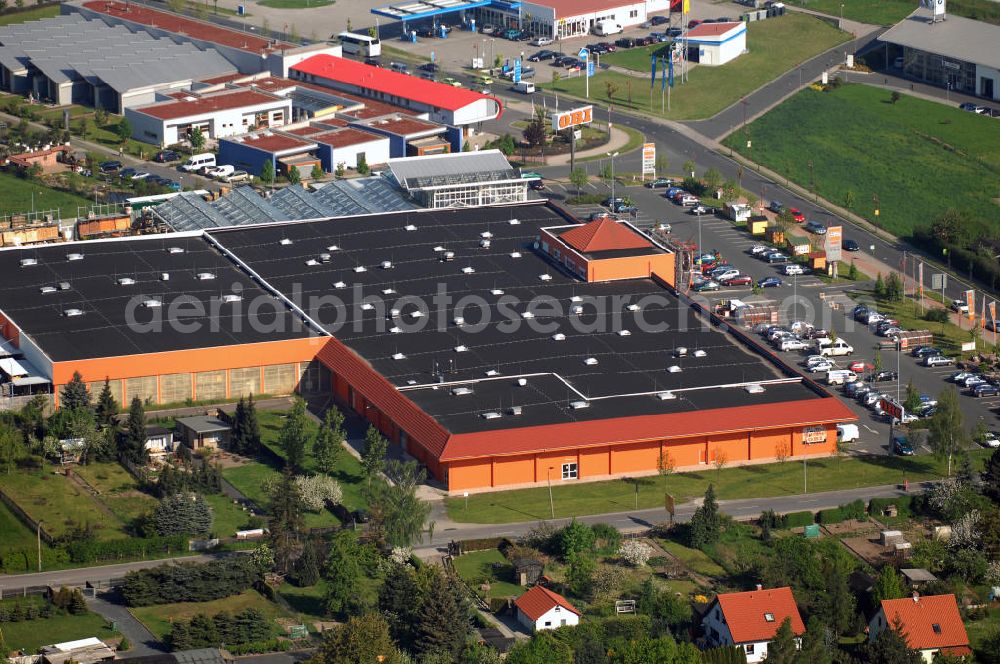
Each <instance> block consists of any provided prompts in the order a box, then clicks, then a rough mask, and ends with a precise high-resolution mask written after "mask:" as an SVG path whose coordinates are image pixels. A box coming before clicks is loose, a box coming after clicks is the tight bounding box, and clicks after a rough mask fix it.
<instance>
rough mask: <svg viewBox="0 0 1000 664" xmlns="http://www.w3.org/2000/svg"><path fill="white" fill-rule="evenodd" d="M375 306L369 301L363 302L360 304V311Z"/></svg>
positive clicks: (369, 309) (368, 309)
mask: <svg viewBox="0 0 1000 664" xmlns="http://www.w3.org/2000/svg"><path fill="white" fill-rule="evenodd" d="M374 308H375V305H374V304H372V303H371V302H365V303H363V304H362V305H361V311H371V310H372V309H374Z"/></svg>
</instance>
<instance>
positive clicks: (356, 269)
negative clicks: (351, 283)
mask: <svg viewBox="0 0 1000 664" xmlns="http://www.w3.org/2000/svg"><path fill="white" fill-rule="evenodd" d="M354 271H355V272H357V273H359V274H360V273H361V272H367V271H368V268H366V267H365V266H364V265H359V266H357V267H356V268H354Z"/></svg>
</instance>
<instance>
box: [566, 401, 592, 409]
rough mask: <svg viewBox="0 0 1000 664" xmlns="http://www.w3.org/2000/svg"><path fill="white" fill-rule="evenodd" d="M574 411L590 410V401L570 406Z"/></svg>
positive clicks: (573, 403) (578, 402) (576, 402)
mask: <svg viewBox="0 0 1000 664" xmlns="http://www.w3.org/2000/svg"><path fill="white" fill-rule="evenodd" d="M569 407H570V408H572V409H573V410H583V409H584V408H590V402H589V401H574V402H572V403H571V404H570V405H569Z"/></svg>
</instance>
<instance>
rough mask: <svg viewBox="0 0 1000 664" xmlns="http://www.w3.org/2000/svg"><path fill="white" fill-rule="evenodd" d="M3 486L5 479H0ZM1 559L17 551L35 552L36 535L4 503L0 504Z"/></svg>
mask: <svg viewBox="0 0 1000 664" xmlns="http://www.w3.org/2000/svg"><path fill="white" fill-rule="evenodd" d="M2 485H3V478H2V477H0V486H2ZM0 533H3V537H0V558H3V557H4V556H6V555H7V554H9V553H12V552H15V551H34V550H35V545H36V544H37V542H36V540H35V533H33V532H31V529H30V528H28V527H27V526H26V525H24V524H23V523H22V522H21V520H20V519H18V518H17V517H16V516H14V513H13V512H11V511H10V509H9V508H8V507H7V506H6V505H5V504H4V503H2V502H0Z"/></svg>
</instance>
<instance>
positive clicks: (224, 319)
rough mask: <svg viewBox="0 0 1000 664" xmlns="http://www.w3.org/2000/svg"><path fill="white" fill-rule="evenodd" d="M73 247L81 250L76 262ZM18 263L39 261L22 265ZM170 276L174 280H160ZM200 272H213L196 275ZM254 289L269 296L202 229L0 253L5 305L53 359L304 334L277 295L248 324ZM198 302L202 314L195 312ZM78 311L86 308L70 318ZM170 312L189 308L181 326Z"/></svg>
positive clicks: (0, 304) (0, 298) (0, 301)
mask: <svg viewBox="0 0 1000 664" xmlns="http://www.w3.org/2000/svg"><path fill="white" fill-rule="evenodd" d="M71 254H76V256H72V258H74V259H75V260H71V259H70V258H71V256H70V255H71ZM22 261H27V262H32V261H33V262H34V264H31V265H22ZM164 274H167V275H169V278H168V279H164V278H163V275H164ZM199 274H201V275H202V276H203V277H204V276H206V275H212V277H213V278H210V279H206V278H199V276H198V275H199ZM119 280H125V281H128V280H131V281H133V282H134V283H129V284H121V283H119ZM60 284H63V286H62V287H60ZM234 293H238V294H240V295H241V296H242V298H243V300H242V301H240V302H223V301H222V295H224V294H234ZM182 296H183V298H184V300H185V301H187V302H188V304H186V305H184V306H181V307H180V308H179V309H173V310H172V309H171V307H170V305H171V303H174V302H178V301H179V300H178V298H181V297H182ZM258 296H262V297H267V296H266V295H265V293H264V291H263V290H261V289H260V288H259V287H257V286H255V285H254V283H253V281H252V280H251V279H250V278H249V276H248V275H246V274H245V273H244V272H242V271H240V270H239V269H237V268H236V267H235V266H234V265H233V263H232V261H231V260H230V259H229V258H227V257H224V256H222V255H221V254H220V253H219V252H218V251H216V250H215V249H214V248H212V247H211V246H210V245H209V244H208V243H207V242H205V240H204V239H203V238H202V237H200V236H186V235H164V236H149V237H142V238H128V239H122V240H104V241H95V242H74V243H63V244H51V245H42V246H36V247H26V248H22V249H12V250H4V251H0V311H2V312H3V314H4V315H5V316H6V317H7V318H8V319H9V320H11V321H12V322H13V324H14V325H16V326H17V328H18V329H20V330H21V331H22V333H23V334H25V335H27V336H28V337H30V338H31V340H33V341H34V342H35V344H37V345H38V347H39V348H40V349H41V350H42V351H43V352H44V353H45V354H46V355H47V356H48V357H49V359H51V360H52V361H55V362H59V361H68V360H82V359H90V358H97V357H116V356H122V355H136V354H143V353H155V352H161V351H173V350H187V349H192V348H206V347H215V346H229V345H234V344H245V343H253V342H263V341H274V340H279V339H287V338H294V337H302V336H307V332H305V331H304V330H302V329H297V328H296V325H297V323H298V322H299V321H298V319H297V318H296V317H295V316H293V315H292V314H291V312H290V311H289V310H288V308H287V306H286V305H285V304H284V303H282V302H281V301H280V300H273V302H274V304H273V306H271V307H263V306H262V307H261V308H260V311H259V312H258V313H257V314H256V315H255V317H254V319H255V321H256V324H250V323H251V319H250V317H249V316H247V314H246V311H247V306H246V305H247V304H248V303H249V302H250V301H252V300H254V299H255V298H257V297H258ZM133 298H135V300H133ZM144 300H151V301H152V300H156V301H159V302H161V304H162V306H161V307H159V308H155V309H154V308H149V307H146V306H144V305H142V304H141V302H142V301H144ZM130 301H133V306H132V307H131V308H130V306H129V303H130ZM213 303H214V304H213ZM136 304H138V306H135V305H136ZM175 306H176V305H175ZM199 307H201V309H202V310H203V315H197V310H198V308H199ZM213 307H214V309H215V311H213ZM73 309H76V310H79V312H81V313H80V314H79V315H67V312H69V311H70V310H73ZM130 310H131V311H132V315H131V319H133V320H135V321H137V322H139V323H148V322H150V321H152V320H153V317H154V316H161V317H162V320H163V321H164V324H163V325H162V327H161V329H160V330H159V331H155V330H154V331H146V330H143V329H142V328H141V327H137V326H134V325H133V326H130V324H129V320H130V314H129V312H130ZM172 312H173V313H174V314H177V313H179V312H183V313H182V315H183V323H184V326H183V328H184V329H180V328H178V326H175V325H172V324H171V320H170V315H171V313H172ZM215 312H217V313H215ZM194 327H197V328H198V329H191V328H194ZM301 327H302V326H301V325H299V326H298V328H301ZM22 345H23V344H22Z"/></svg>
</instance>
